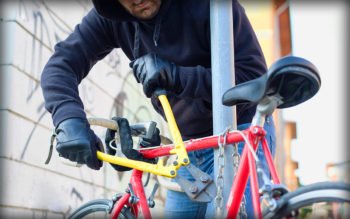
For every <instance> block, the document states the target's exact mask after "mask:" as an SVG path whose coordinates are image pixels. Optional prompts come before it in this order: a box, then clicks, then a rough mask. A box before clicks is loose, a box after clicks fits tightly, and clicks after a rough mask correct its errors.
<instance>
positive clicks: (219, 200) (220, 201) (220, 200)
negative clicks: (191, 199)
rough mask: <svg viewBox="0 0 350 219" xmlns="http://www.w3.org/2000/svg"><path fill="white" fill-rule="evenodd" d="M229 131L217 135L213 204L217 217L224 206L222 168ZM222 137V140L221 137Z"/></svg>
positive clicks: (220, 214)
mask: <svg viewBox="0 0 350 219" xmlns="http://www.w3.org/2000/svg"><path fill="white" fill-rule="evenodd" d="M228 131H229V128H227V129H226V130H225V131H224V132H223V133H222V134H221V135H219V137H218V146H219V155H218V175H217V177H216V187H217V192H216V197H215V206H216V216H217V218H220V217H222V215H223V214H222V210H223V206H224V197H223V189H224V168H225V145H226V135H227V133H228ZM222 138H223V142H222V140H221V139H222Z"/></svg>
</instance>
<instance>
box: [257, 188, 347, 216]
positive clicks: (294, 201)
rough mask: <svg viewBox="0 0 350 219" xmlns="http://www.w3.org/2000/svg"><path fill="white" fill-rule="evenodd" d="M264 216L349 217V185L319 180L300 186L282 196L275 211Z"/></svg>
mask: <svg viewBox="0 0 350 219" xmlns="http://www.w3.org/2000/svg"><path fill="white" fill-rule="evenodd" d="M263 215H264V218H284V217H288V218H337V219H340V218H349V217H350V185H348V184H344V183H339V182H321V183H315V184H311V185H308V186H305V187H301V188H299V189H297V190H295V191H294V192H290V193H287V194H285V195H284V196H282V197H281V198H280V199H279V200H278V201H277V208H276V210H275V211H273V212H271V211H268V210H267V211H265V212H264V213H263Z"/></svg>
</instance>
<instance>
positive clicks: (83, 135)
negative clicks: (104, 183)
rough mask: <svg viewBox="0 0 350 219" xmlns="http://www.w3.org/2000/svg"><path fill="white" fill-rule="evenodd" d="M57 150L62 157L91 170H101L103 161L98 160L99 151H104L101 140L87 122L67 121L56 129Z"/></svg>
mask: <svg viewBox="0 0 350 219" xmlns="http://www.w3.org/2000/svg"><path fill="white" fill-rule="evenodd" d="M56 134H57V136H56V141H57V145H56V150H57V151H58V153H59V154H60V156H62V157H64V158H66V159H69V160H70V161H73V162H77V163H79V164H86V165H87V166H88V167H90V168H91V169H95V170H99V169H100V168H101V167H102V161H100V160H98V159H97V155H96V152H97V150H100V151H103V144H102V142H101V140H100V139H99V138H98V137H97V136H96V135H95V133H94V132H93V131H92V130H91V129H90V125H89V123H88V121H87V120H84V119H81V118H71V119H66V120H64V121H63V122H61V123H60V124H59V125H58V126H57V128H56Z"/></svg>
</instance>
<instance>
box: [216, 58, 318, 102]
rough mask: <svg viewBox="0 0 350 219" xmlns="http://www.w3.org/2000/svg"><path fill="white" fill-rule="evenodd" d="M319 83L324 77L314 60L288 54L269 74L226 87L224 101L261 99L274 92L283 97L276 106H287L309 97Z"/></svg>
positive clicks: (274, 94)
mask: <svg viewBox="0 0 350 219" xmlns="http://www.w3.org/2000/svg"><path fill="white" fill-rule="evenodd" d="M320 86H321V78H320V76H319V74H318V70H317V68H316V67H315V66H314V65H313V64H312V63H311V62H309V61H308V60H306V59H303V58H300V57H296V56H286V57H284V58H281V59H279V60H278V61H276V62H275V63H274V64H273V65H272V66H271V68H270V69H269V70H268V72H267V73H266V74H264V75H262V76H260V77H259V78H256V79H254V80H251V81H247V82H244V83H241V84H238V85H236V86H234V87H232V88H230V89H229V90H227V91H226V92H225V93H224V95H223V97H222V103H223V104H224V105H226V106H233V105H239V104H243V103H259V102H260V100H262V99H263V98H264V97H266V96H275V97H277V98H279V99H280V100H281V101H279V105H278V106H277V108H287V107H292V106H295V105H298V104H300V103H302V102H305V101H306V100H308V99H310V98H311V97H313V96H314V95H315V94H316V93H317V91H318V90H319V88H320Z"/></svg>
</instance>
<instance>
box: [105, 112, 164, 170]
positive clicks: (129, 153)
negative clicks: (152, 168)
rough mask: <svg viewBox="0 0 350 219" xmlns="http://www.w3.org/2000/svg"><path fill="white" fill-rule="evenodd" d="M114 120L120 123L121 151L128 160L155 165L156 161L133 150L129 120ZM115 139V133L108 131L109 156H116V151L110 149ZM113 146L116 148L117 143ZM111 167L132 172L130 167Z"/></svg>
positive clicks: (113, 165)
mask: <svg viewBox="0 0 350 219" xmlns="http://www.w3.org/2000/svg"><path fill="white" fill-rule="evenodd" d="M112 120H114V121H116V122H117V123H118V126H119V139H120V145H121V149H122V152H123V154H124V155H125V156H126V157H127V158H129V159H132V160H138V161H143V162H148V163H155V159H147V158H144V157H143V156H142V154H141V153H140V152H138V151H137V150H135V149H133V142H132V137H131V129H130V126H129V122H128V120H127V119H125V118H120V117H113V118H112ZM155 133H156V132H155ZM158 135H159V130H158ZM114 138H115V131H114V130H111V129H107V131H106V138H105V143H106V145H107V147H106V148H107V149H106V151H107V153H108V154H110V155H113V156H114V155H115V154H116V151H115V150H113V149H112V148H110V147H109V143H110V141H112V140H113V139H114ZM152 139H155V138H153V136H152ZM158 145H159V144H158ZM112 146H114V147H116V144H115V142H113V143H112ZM111 165H112V167H113V168H114V169H115V170H117V171H128V170H131V168H128V167H124V166H119V165H116V164H111Z"/></svg>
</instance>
